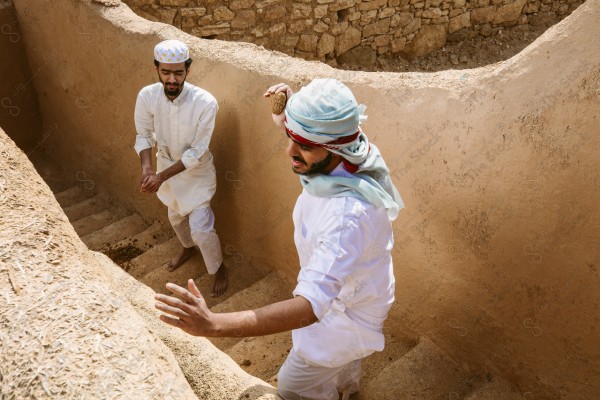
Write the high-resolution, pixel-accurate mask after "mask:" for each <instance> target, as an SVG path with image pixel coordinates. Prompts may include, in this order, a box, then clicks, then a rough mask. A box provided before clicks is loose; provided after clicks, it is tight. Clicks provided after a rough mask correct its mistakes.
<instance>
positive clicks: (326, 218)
mask: <svg viewBox="0 0 600 400" xmlns="http://www.w3.org/2000/svg"><path fill="white" fill-rule="evenodd" d="M278 92H284V93H287V95H288V101H287V105H286V108H285V114H284V115H283V114H282V116H281V117H275V119H276V120H279V121H281V122H282V123H285V131H286V134H287V136H288V147H287V154H288V156H289V157H290V162H291V164H292V170H293V171H294V172H295V173H297V174H299V175H300V181H301V183H302V185H303V187H304V190H303V192H302V194H301V195H300V196H299V198H298V200H297V202H296V206H295V207H294V213H293V219H294V241H295V244H296V248H297V251H298V255H299V259H300V272H299V275H298V284H297V286H296V288H295V290H294V292H293V296H294V297H293V298H292V299H290V300H285V301H282V302H278V303H274V304H271V305H268V306H266V307H262V308H260V309H257V310H251V311H241V312H233V313H221V314H219V313H212V312H210V310H208V308H207V307H206V303H205V301H204V300H203V298H202V296H201V294H200V292H199V291H198V289H197V287H196V286H195V285H194V283H193V281H189V282H188V290H186V289H184V288H182V287H179V286H177V285H173V284H167V289H169V290H170V291H171V292H173V293H174V294H175V295H176V296H177V297H171V296H166V295H156V296H155V299H156V300H157V304H156V308H157V309H159V310H161V311H163V312H165V313H167V314H170V315H171V316H167V315H163V316H161V320H162V321H164V322H165V323H168V324H170V325H173V326H176V327H179V328H181V329H183V330H184V331H186V332H188V333H190V334H194V335H201V336H239V335H240V332H241V333H242V336H258V335H266V334H271V333H277V332H282V331H286V330H292V340H293V348H292V350H291V351H290V354H289V356H288V358H287V360H286V362H285V363H284V364H283V366H282V367H281V369H280V371H279V377H278V386H279V387H278V390H279V393H280V394H281V396H282V397H283V398H284V399H286V400H299V399H303V400H307V399H313V400H338V399H339V394H340V393H341V394H342V399H348V398H349V396H350V394H352V393H354V392H356V391H357V390H358V384H359V378H360V365H361V360H362V359H363V358H364V357H366V356H368V355H369V354H371V353H373V352H374V351H381V350H383V346H384V336H383V333H382V328H383V322H384V320H385V319H386V317H387V314H388V312H389V309H390V307H391V305H392V303H393V301H394V274H393V265H392V258H391V250H392V246H393V233H392V226H391V221H392V220H393V219H395V218H396V216H397V214H398V212H399V210H400V209H401V208H402V200H401V198H400V195H399V194H398V192H397V190H396V189H395V187H394V185H393V184H392V182H391V179H390V176H389V170H388V169H387V166H386V165H385V162H384V161H383V158H382V157H381V154H380V153H379V150H378V149H377V147H376V146H375V145H373V144H370V143H369V141H368V138H367V136H366V135H365V134H364V133H363V132H362V130H361V128H360V122H361V121H362V120H363V119H364V118H365V117H364V115H363V110H364V107H362V106H360V105H358V104H357V103H356V100H355V99H354V96H353V95H352V92H351V91H350V89H348V87H346V86H345V85H343V84H342V83H341V82H338V81H336V80H334V79H316V80H314V81H313V82H311V83H310V84H309V85H307V86H306V87H304V88H302V89H301V90H300V92H298V93H296V94H293V93H292V92H291V90H290V89H289V87H288V86H287V85H284V84H280V85H276V86H273V87H271V88H269V90H268V91H267V93H265V95H266V96H269V95H272V94H274V93H278Z"/></svg>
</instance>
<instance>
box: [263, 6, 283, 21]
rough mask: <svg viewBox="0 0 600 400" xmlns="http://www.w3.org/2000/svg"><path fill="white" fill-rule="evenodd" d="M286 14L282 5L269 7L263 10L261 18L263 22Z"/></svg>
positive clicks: (277, 18) (274, 19)
mask: <svg viewBox="0 0 600 400" xmlns="http://www.w3.org/2000/svg"><path fill="white" fill-rule="evenodd" d="M286 14H287V10H286V9H285V7H284V6H274V7H269V8H268V9H266V10H265V11H264V14H263V17H262V20H263V21H264V22H271V21H277V20H279V19H281V18H283V17H285V15H286Z"/></svg>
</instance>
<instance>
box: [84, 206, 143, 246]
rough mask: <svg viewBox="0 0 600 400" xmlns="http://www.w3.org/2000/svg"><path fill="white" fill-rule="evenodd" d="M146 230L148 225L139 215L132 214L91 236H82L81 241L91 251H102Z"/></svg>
mask: <svg viewBox="0 0 600 400" xmlns="http://www.w3.org/2000/svg"><path fill="white" fill-rule="evenodd" d="M146 228H147V225H146V223H145V222H144V220H143V219H142V217H140V216H139V214H131V215H129V216H127V217H125V218H121V219H119V220H117V221H115V222H113V223H112V224H110V225H106V226H105V227H103V228H102V229H99V230H97V231H95V232H93V233H90V234H89V235H85V236H82V237H81V241H82V242H83V243H85V244H86V245H87V247H88V248H90V249H91V250H101V249H103V248H107V247H108V246H109V245H111V244H114V243H116V242H119V241H121V240H123V239H125V238H128V237H130V236H134V235H136V234H138V233H140V232H143V231H144V230H145V229H146Z"/></svg>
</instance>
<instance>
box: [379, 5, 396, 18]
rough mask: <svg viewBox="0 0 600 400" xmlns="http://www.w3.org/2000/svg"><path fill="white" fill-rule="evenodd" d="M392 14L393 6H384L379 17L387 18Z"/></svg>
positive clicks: (393, 11) (394, 12) (394, 11)
mask: <svg viewBox="0 0 600 400" xmlns="http://www.w3.org/2000/svg"><path fill="white" fill-rule="evenodd" d="M394 14H396V9H395V8H394V7H388V8H384V9H383V10H381V12H380V13H379V19H384V18H387V17H391V16H392V15H394Z"/></svg>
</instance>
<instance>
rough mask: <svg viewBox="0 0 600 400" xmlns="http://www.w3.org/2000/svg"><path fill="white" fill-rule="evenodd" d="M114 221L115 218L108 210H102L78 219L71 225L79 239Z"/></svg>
mask: <svg viewBox="0 0 600 400" xmlns="http://www.w3.org/2000/svg"><path fill="white" fill-rule="evenodd" d="M115 220H117V217H115V215H114V214H113V213H112V212H110V211H109V210H104V211H100V212H98V213H96V214H92V215H88V216H87V217H83V218H81V219H78V220H77V221H74V222H73V223H72V224H73V228H75V232H77V234H78V235H79V236H80V237H83V236H85V235H89V234H90V233H92V232H96V231H97V230H99V229H102V228H104V227H105V226H107V225H109V224H111V223H113V221H115Z"/></svg>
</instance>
